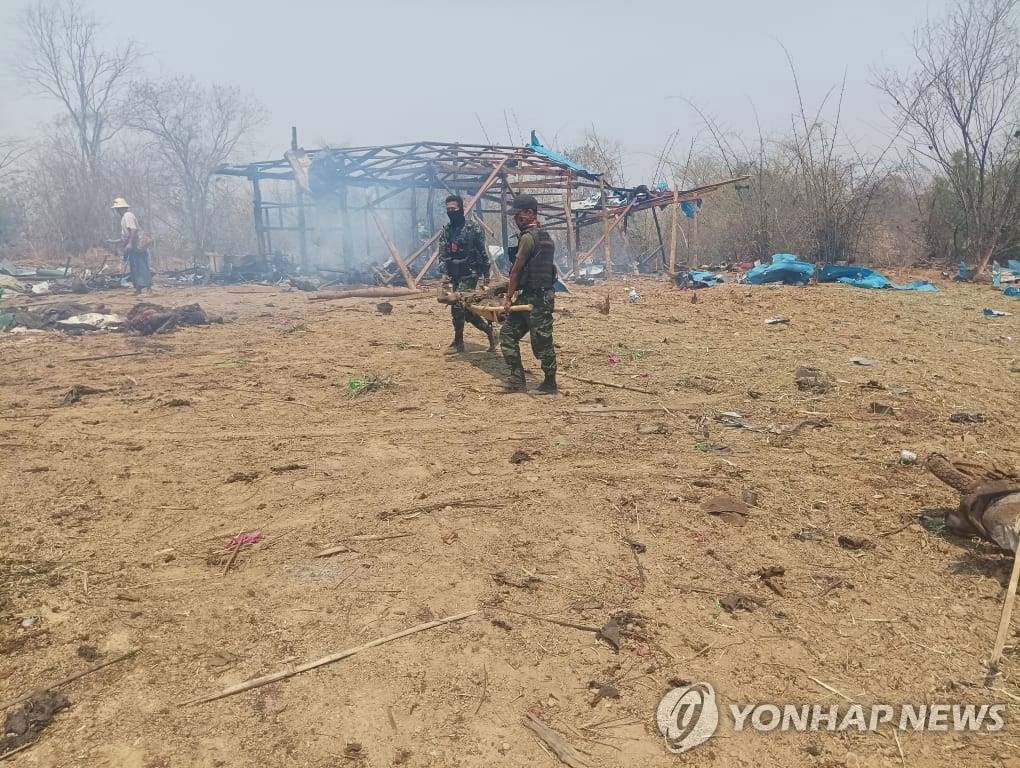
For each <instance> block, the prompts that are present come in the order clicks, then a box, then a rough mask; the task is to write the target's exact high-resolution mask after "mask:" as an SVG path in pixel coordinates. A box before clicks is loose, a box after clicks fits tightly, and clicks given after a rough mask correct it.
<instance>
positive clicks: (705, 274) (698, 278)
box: [687, 269, 726, 288]
mask: <svg viewBox="0 0 1020 768" xmlns="http://www.w3.org/2000/svg"><path fill="white" fill-rule="evenodd" d="M687 274H688V276H689V277H690V281H691V282H692V283H698V284H700V285H703V286H704V287H705V288H711V287H712V286H713V285H719V284H720V283H725V282H726V278H725V277H723V276H722V275H720V274H719V273H718V272H709V271H708V270H707V269H692V270H691V271H690V272H688V273H687Z"/></svg>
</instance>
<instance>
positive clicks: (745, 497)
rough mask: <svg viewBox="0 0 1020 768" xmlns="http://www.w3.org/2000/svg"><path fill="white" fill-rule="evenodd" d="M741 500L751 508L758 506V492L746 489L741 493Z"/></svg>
mask: <svg viewBox="0 0 1020 768" xmlns="http://www.w3.org/2000/svg"><path fill="white" fill-rule="evenodd" d="M740 500H741V501H743V502H744V503H745V504H747V505H748V506H749V507H757V506H758V491H754V490H751V489H750V488H745V489H744V490H743V491H741V492H740Z"/></svg>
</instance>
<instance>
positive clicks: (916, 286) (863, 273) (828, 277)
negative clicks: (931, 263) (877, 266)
mask: <svg viewBox="0 0 1020 768" xmlns="http://www.w3.org/2000/svg"><path fill="white" fill-rule="evenodd" d="M818 282H820V283H843V284H844V285H852V286H854V287H856V288H891V289H893V290H895V291H921V292H924V293H938V290H939V289H938V286H937V285H934V284H932V283H929V282H928V281H927V280H914V281H913V282H910V283H906V284H904V285H898V284H896V283H894V282H893V281H892V280H890V279H889V278H888V277H886V276H885V275H883V274H882V273H881V272H876V271H875V270H874V269H869V268H868V267H844V266H839V265H837V264H827V265H826V266H824V267H822V268H821V270H819V272H818Z"/></svg>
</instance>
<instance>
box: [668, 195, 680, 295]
mask: <svg viewBox="0 0 1020 768" xmlns="http://www.w3.org/2000/svg"><path fill="white" fill-rule="evenodd" d="M678 197H679V193H677V192H676V191H675V190H674V191H673V206H672V208H673V221H672V223H671V224H670V231H669V274H670V275H671V276H672V275H675V274H676V228H677V225H678V224H679V223H680V222H679V220H678V219H677V216H678V215H679V213H680V202H679V200H678Z"/></svg>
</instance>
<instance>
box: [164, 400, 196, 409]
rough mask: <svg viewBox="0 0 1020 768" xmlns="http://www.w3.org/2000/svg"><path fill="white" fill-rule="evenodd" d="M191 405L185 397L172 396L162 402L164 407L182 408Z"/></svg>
mask: <svg viewBox="0 0 1020 768" xmlns="http://www.w3.org/2000/svg"><path fill="white" fill-rule="evenodd" d="M189 405H191V401H190V400H188V399H187V398H186V397H174V398H172V399H170V400H167V401H166V402H164V403H163V407H164V408H184V407H186V406H189Z"/></svg>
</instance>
